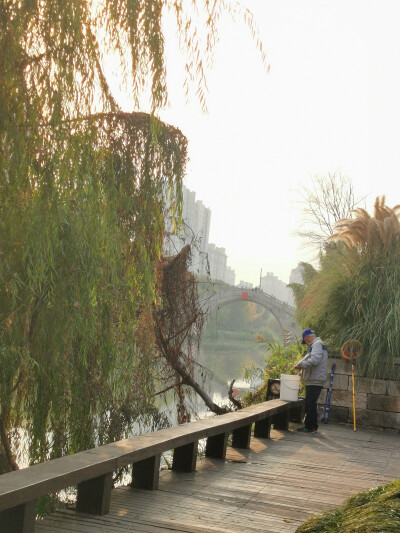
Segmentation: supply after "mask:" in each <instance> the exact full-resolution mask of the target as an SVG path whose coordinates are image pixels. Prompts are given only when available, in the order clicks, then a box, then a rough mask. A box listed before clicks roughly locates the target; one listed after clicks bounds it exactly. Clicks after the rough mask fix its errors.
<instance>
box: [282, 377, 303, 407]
mask: <svg viewBox="0 0 400 533" xmlns="http://www.w3.org/2000/svg"><path fill="white" fill-rule="evenodd" d="M299 389H300V376H292V375H291V374H281V389H280V396H279V398H280V399H281V400H285V401H286V402H297V400H298V399H299Z"/></svg>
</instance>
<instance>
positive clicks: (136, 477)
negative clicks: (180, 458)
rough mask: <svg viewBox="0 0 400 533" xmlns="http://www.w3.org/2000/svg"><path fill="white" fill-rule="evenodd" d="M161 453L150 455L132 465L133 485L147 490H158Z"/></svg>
mask: <svg viewBox="0 0 400 533" xmlns="http://www.w3.org/2000/svg"><path fill="white" fill-rule="evenodd" d="M160 461H161V454H160V453H159V454H157V455H155V456H154V457H148V458H147V459H143V460H142V461H138V462H137V463H133V465H132V483H131V487H136V488H139V489H147V490H157V489H158V482H159V479H160Z"/></svg>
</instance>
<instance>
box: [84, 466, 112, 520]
mask: <svg viewBox="0 0 400 533" xmlns="http://www.w3.org/2000/svg"><path fill="white" fill-rule="evenodd" d="M111 489H112V472H110V473H108V474H105V475H104V476H99V477H96V478H93V479H88V480H87V481H83V482H82V483H79V485H78V496H77V499H76V510H77V511H79V512H81V513H89V514H97V515H103V514H107V513H108V512H109V510H110V500H111Z"/></svg>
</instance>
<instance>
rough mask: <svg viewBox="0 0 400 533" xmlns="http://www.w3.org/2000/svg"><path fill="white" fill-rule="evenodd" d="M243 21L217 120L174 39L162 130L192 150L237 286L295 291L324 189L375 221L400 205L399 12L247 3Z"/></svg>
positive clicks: (376, 1)
mask: <svg viewBox="0 0 400 533" xmlns="http://www.w3.org/2000/svg"><path fill="white" fill-rule="evenodd" d="M241 3H242V4H243V5H244V6H246V7H248V8H249V9H250V10H251V11H252V13H253V15H254V19H255V22H256V25H257V27H258V30H259V34H260V38H261V40H262V43H263V47H264V50H265V52H266V55H267V63H268V64H269V65H270V68H269V72H267V69H266V68H265V65H263V63H262V61H261V58H260V54H259V52H258V50H257V48H256V44H255V41H254V39H253V38H252V36H251V33H250V31H249V28H248V27H247V26H246V24H245V23H244V21H243V20H242V19H240V18H238V19H237V20H236V21H232V19H231V18H230V17H229V16H226V17H225V16H224V17H223V18H222V21H221V28H220V41H219V43H218V44H217V47H216V49H215V57H214V62H213V66H212V68H210V69H209V70H207V71H206V74H207V86H208V93H207V95H206V103H207V108H208V112H207V113H204V111H203V110H202V107H201V105H200V103H199V102H198V100H196V98H195V96H193V95H192V96H191V97H190V100H189V102H187V101H186V98H185V94H184V91H183V88H182V85H183V78H182V58H181V57H180V55H179V52H178V49H177V47H176V46H175V44H174V43H175V39H174V36H173V35H168V33H167V35H166V51H167V57H168V60H167V69H168V83H169V96H170V107H169V108H168V109H167V110H165V111H163V112H162V113H161V118H162V119H163V120H164V121H165V122H168V123H170V124H173V125H174V126H177V127H178V128H179V129H181V131H182V132H183V133H184V135H186V137H187V138H188V141H189V158H190V160H189V163H188V168H187V175H186V178H185V180H184V184H185V185H186V187H188V188H189V189H190V190H192V191H195V192H196V198H197V199H198V200H201V201H202V202H203V203H204V204H205V205H206V206H207V207H209V208H210V209H211V226H210V238H209V240H210V242H213V243H214V244H216V245H217V246H221V247H223V248H225V250H226V253H227V256H228V265H229V266H231V267H232V268H233V269H234V270H235V272H236V282H237V283H238V282H239V281H240V280H244V281H249V282H251V283H253V284H254V285H258V283H259V277H260V273H261V270H262V273H263V275H265V274H266V273H267V272H272V273H274V274H275V275H276V276H278V278H280V279H281V280H283V281H284V282H286V283H288V282H289V276H290V273H291V270H292V269H293V268H295V267H296V266H297V265H298V263H299V262H301V261H310V259H311V257H310V251H309V249H308V248H307V247H305V246H304V243H303V242H302V241H301V240H300V238H299V237H296V236H295V231H296V230H297V229H299V227H300V224H301V215H302V209H303V207H304V204H303V203H302V196H301V193H302V191H304V190H305V189H306V188H311V187H312V182H313V178H314V177H315V176H317V175H319V176H324V175H327V174H328V173H341V174H342V175H344V176H347V177H348V178H349V179H350V180H351V182H352V184H353V187H354V191H355V195H356V197H357V198H365V201H364V204H363V206H365V207H366V208H367V209H368V211H369V212H371V213H372V206H373V202H374V200H375V198H376V197H377V196H381V195H386V200H387V205H389V206H390V207H393V206H394V205H396V204H397V203H400V180H399V177H400V147H399V141H400V139H399V129H400V71H399V56H400V31H399V30H398V28H399V23H400V2H399V0H345V1H343V0H335V1H332V0H329V1H326V0H284V1H283V0H243V1H242V2H241Z"/></svg>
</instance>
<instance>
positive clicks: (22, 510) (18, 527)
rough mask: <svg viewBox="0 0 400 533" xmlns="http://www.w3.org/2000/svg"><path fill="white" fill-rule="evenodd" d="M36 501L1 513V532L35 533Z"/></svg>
mask: <svg viewBox="0 0 400 533" xmlns="http://www.w3.org/2000/svg"><path fill="white" fill-rule="evenodd" d="M35 522H36V500H33V501H31V502H27V503H23V504H21V505H17V506H16V507H11V509H6V510H5V511H1V512H0V531H4V533H6V532H7V533H34V531H35Z"/></svg>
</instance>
